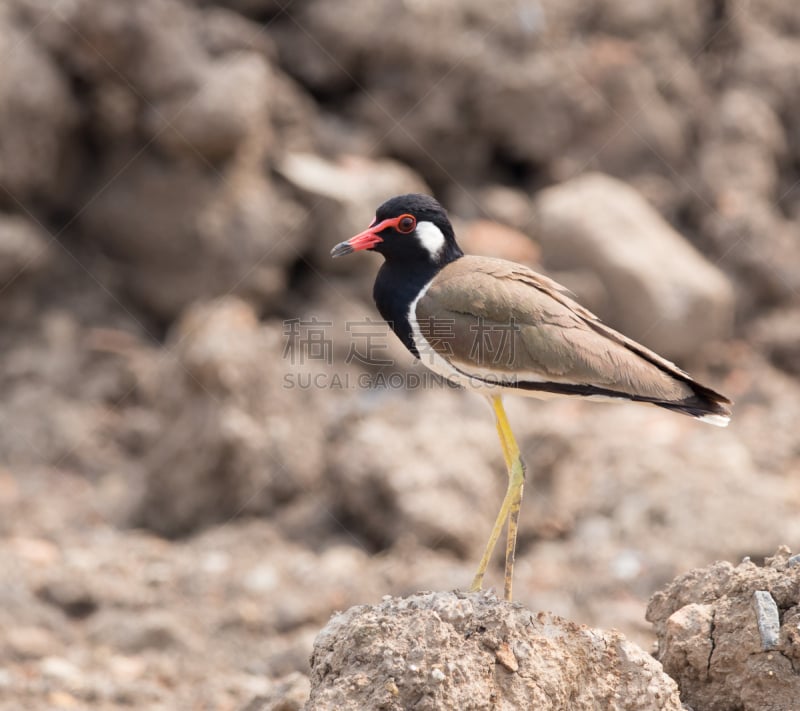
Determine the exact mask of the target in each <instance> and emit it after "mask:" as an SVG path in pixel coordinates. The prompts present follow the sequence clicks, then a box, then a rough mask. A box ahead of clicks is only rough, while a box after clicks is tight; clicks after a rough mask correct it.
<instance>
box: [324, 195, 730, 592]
mask: <svg viewBox="0 0 800 711" xmlns="http://www.w3.org/2000/svg"><path fill="white" fill-rule="evenodd" d="M362 250H366V251H371V252H377V253H378V254H380V255H382V256H383V258H384V261H383V264H382V265H381V267H380V269H379V271H378V274H377V277H376V279H375V284H374V287H373V298H374V300H375V305H376V306H377V309H378V311H379V312H380V314H381V316H382V318H383V319H384V320H385V321H387V322H388V323H389V324H390V326H391V328H392V330H393V331H394V333H395V334H396V335H397V337H398V338H399V339H400V341H402V343H403V344H404V345H405V347H406V348H407V349H408V350H409V351H410V352H411V354H412V355H413V356H414V357H415V358H417V359H419V360H420V361H421V362H422V363H423V364H424V365H426V366H427V367H428V368H430V369H431V370H432V371H434V372H435V373H437V374H438V375H440V376H442V377H444V378H446V379H447V380H448V382H451V383H456V384H458V385H461V386H463V387H465V388H466V389H468V390H472V391H475V392H477V393H479V394H481V395H483V396H485V397H486V398H487V400H488V402H489V404H490V406H491V407H492V410H493V412H494V419H495V424H496V427H497V433H498V436H499V439H500V445H501V448H502V451H503V458H504V460H505V464H506V470H507V476H508V486H507V489H506V493H505V496H504V498H503V501H502V504H501V506H500V511H499V513H498V515H497V517H496V519H495V522H494V525H493V527H492V530H491V534H490V536H489V540H488V542H487V544H486V547H485V549H484V552H483V556H482V557H481V560H480V562H479V564H478V569H477V571H476V573H475V576H474V578H473V580H472V585H471V586H470V590H472V591H478V590H481V588H482V586H483V579H484V576H485V574H486V570H487V567H488V565H489V563H490V561H491V557H492V554H493V552H494V549H495V547H496V545H497V542H498V539H499V538H500V535H501V533H502V530H503V527H504V526H506V524H507V530H506V550H505V573H504V598H505V599H506V600H508V601H511V600H512V597H513V576H514V559H515V554H516V541H517V531H518V527H519V512H520V506H521V503H522V496H523V489H524V481H525V464H524V462H523V460H522V455H521V452H520V448H519V446H518V444H517V441H516V439H515V437H514V434H513V432H512V430H511V426H510V424H509V421H508V417H507V415H506V412H505V408H504V405H503V396H505V395H510V394H513V395H523V396H529V397H538V398H548V397H556V396H564V397H578V398H587V399H602V400H616V401H633V402H638V403H645V404H649V405H654V406H657V407H660V408H665V409H667V410H671V411H673V412H676V413H680V414H683V415H688V416H690V417H694V418H696V419H698V420H701V421H703V422H708V423H710V424H714V425H718V426H723V427H724V426H726V425H727V424H728V422H729V420H730V416H731V406H732V404H733V403H732V402H731V400H729V399H728V398H727V397H725V396H724V395H721V394H720V393H718V392H715V391H714V390H712V389H711V388H709V387H706V386H705V385H701V384H700V383H698V382H697V381H696V380H694V379H692V377H691V376H690V375H689V374H688V373H686V372H684V371H683V370H681V369H680V368H678V367H677V366H676V365H674V364H673V363H671V362H670V361H668V360H667V359H665V358H663V357H661V356H660V355H658V354H657V353H655V352H653V351H652V350H650V349H648V348H646V347H645V346H643V345H641V344H639V343H637V342H636V341H634V340H632V339H630V338H627V337H626V336H624V335H622V334H621V333H619V332H617V331H615V330H614V329H612V328H610V327H609V326H607V325H605V324H604V323H603V322H602V321H601V320H600V319H599V318H598V317H597V316H595V315H594V314H593V313H592V312H591V311H589V310H588V309H586V308H584V307H583V306H581V305H580V304H579V303H578V302H577V301H575V300H574V299H573V298H572V297H571V296H570V292H569V290H568V289H566V288H565V287H563V286H561V285H560V284H558V283H557V282H555V281H553V280H552V279H550V278H549V277H546V276H544V275H543V274H539V273H537V272H535V271H533V270H532V269H530V268H528V267H526V266H524V265H521V264H517V263H514V262H510V261H506V260H503V259H496V258H492V257H483V256H473V255H465V254H464V252H463V251H462V250H461V248H460V247H459V245H458V242H457V241H456V236H455V233H454V230H453V226H452V224H451V222H450V219H449V217H448V214H447V212H446V210H445V209H444V208H443V207H442V205H441V204H439V202H438V201H437V200H436V199H435V198H433V197H431V196H429V195H424V194H420V193H411V194H407V195H398V196H395V197H392V198H390V199H388V200H386V201H385V202H384V203H383V204H381V205H380V206H379V207H378V209H377V210H376V213H375V219H374V220H373V221H372V223H371V224H370V225H369V227H367V229H366V230H364V231H363V232H360V233H359V234H357V235H355V236H354V237H352V238H350V239H348V240H346V241H344V242H340V243H339V244H337V245H336V246H335V247H333V249H332V250H331V256H332V257H334V258H338V257H343V256H345V255H349V254H352V253H354V252H359V251H362Z"/></svg>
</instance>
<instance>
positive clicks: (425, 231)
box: [416, 220, 445, 259]
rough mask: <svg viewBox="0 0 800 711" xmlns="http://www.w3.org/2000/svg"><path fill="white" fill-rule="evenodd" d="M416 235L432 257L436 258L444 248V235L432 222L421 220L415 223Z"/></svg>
mask: <svg viewBox="0 0 800 711" xmlns="http://www.w3.org/2000/svg"><path fill="white" fill-rule="evenodd" d="M416 237H417V239H418V240H419V243H420V244H421V245H422V246H423V247H425V249H426V250H427V251H428V254H430V255H431V258H432V259H437V258H438V257H439V255H440V254H441V253H442V250H443V249H444V241H445V240H444V235H443V234H442V231H441V230H440V229H439V228H438V227H437V226H436V225H434V224H433V222H428V221H427V220H426V221H423V222H418V223H417V231H416Z"/></svg>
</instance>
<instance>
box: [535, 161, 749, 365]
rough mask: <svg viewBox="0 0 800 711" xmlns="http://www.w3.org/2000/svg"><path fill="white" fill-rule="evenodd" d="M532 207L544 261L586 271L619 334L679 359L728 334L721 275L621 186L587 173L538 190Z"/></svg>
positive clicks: (729, 293) (728, 301)
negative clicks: (603, 292)
mask: <svg viewBox="0 0 800 711" xmlns="http://www.w3.org/2000/svg"><path fill="white" fill-rule="evenodd" d="M536 209H537V220H538V224H537V229H536V238H537V240H538V242H539V244H540V245H541V247H542V253H543V255H544V262H545V266H547V267H548V268H552V269H574V268H578V269H580V268H590V269H592V270H594V271H595V272H596V273H597V274H598V275H599V276H600V278H601V279H602V280H603V283H604V284H605V286H606V289H607V292H608V297H609V299H608V302H609V312H608V313H605V314H604V313H601V314H598V315H599V316H601V317H602V318H604V319H605V320H606V321H607V322H608V323H609V324H610V325H612V326H614V327H615V328H618V329H619V330H621V331H622V332H623V333H625V334H626V335H627V336H629V337H631V338H633V339H635V340H638V341H641V342H643V343H644V344H645V345H647V346H649V347H651V348H653V349H654V350H656V351H658V352H659V353H662V354H663V355H665V356H667V357H668V358H674V359H683V358H687V357H689V356H691V355H692V354H694V353H696V352H697V350H698V348H699V347H700V346H701V345H702V344H703V343H705V342H708V341H711V340H714V339H723V338H726V337H727V336H728V335H729V334H730V331H731V327H732V320H733V289H732V287H731V284H730V282H729V281H728V279H727V278H726V276H725V275H724V274H723V273H722V272H721V271H720V270H719V269H717V268H716V267H714V266H713V265H712V264H710V263H709V262H707V261H706V260H705V259H704V258H703V256H702V255H701V254H700V253H698V252H697V250H695V249H694V248H693V247H692V246H691V245H690V244H689V243H688V242H687V241H686V240H685V239H684V238H683V237H682V236H681V235H680V234H678V233H677V232H676V231H675V230H674V229H673V228H672V227H670V225H669V224H667V223H666V222H665V221H664V220H663V219H662V218H661V217H660V216H659V215H658V213H656V212H655V210H653V208H652V207H650V206H649V205H648V204H647V203H646V202H645V200H644V199H643V198H642V197H641V196H640V195H639V194H638V193H637V192H636V191H634V190H633V189H632V188H630V187H629V186H627V185H625V184H624V183H622V182H621V181H618V180H615V179H614V178H611V177H609V176H605V175H602V174H596V173H590V174H586V175H584V176H581V177H579V178H575V179H574V180H570V181H568V182H566V183H562V184H560V185H556V186H553V187H551V188H547V189H545V190H543V191H542V192H540V193H539V194H538V195H537V197H536ZM566 286H569V284H567V285H566Z"/></svg>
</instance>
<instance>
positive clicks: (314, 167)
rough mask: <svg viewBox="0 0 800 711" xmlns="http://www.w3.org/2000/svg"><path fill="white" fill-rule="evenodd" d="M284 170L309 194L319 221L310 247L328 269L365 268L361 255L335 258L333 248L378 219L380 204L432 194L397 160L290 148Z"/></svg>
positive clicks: (315, 222)
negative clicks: (325, 154)
mask: <svg viewBox="0 0 800 711" xmlns="http://www.w3.org/2000/svg"><path fill="white" fill-rule="evenodd" d="M278 172H279V173H280V174H281V175H282V176H283V177H284V178H285V179H286V180H288V181H289V183H290V184H291V185H293V186H294V187H295V188H296V189H297V190H299V191H300V192H301V193H302V194H303V195H304V196H305V199H306V201H307V203H308V204H309V206H310V210H309V212H310V217H311V220H312V224H313V229H312V230H311V231H312V234H313V239H312V240H311V244H310V248H311V254H312V256H313V258H314V261H315V262H316V263H317V264H319V265H320V266H321V267H322V268H323V269H324V270H325V271H326V272H338V273H351V272H353V271H357V270H359V269H360V268H362V267H361V265H362V263H359V262H358V260H349V259H336V260H332V259H331V257H330V251H331V248H332V247H333V246H334V245H335V244H337V243H338V242H341V241H342V240H345V239H348V238H350V237H352V236H353V235H355V234H358V233H359V232H361V231H362V230H365V229H366V228H367V226H368V225H369V224H370V223H371V222H372V220H373V219H374V218H375V208H377V206H378V205H380V204H381V203H382V202H383V201H384V200H386V199H387V198H390V197H393V196H394V195H402V194H404V193H419V192H422V193H430V188H428V186H427V185H425V182H424V181H423V180H422V178H420V177H419V176H418V175H417V174H416V173H414V171H413V170H411V169H410V168H408V167H406V166H404V165H402V164H400V163H398V162H397V161H393V160H372V159H369V158H363V157H360V156H355V155H343V156H340V157H339V158H338V159H336V160H328V159H326V158H323V157H321V156H316V155H312V154H309V153H289V154H287V155H286V156H285V157H284V158H283V159H282V160H281V162H280V163H279V164H278Z"/></svg>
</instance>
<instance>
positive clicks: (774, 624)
mask: <svg viewBox="0 0 800 711" xmlns="http://www.w3.org/2000/svg"><path fill="white" fill-rule="evenodd" d="M647 619H648V620H650V621H651V622H653V623H654V624H655V626H656V631H657V633H658V655H657V656H658V659H659V660H660V661H661V663H662V664H663V665H664V670H665V671H666V672H667V673H668V674H669V675H670V676H671V677H673V678H674V679H675V680H676V681H677V682H678V685H679V686H680V689H681V698H682V699H683V701H684V702H685V703H687V704H689V705H690V706H691V708H692V709H694V711H723V710H725V711H729V710H731V709H739V710H741V711H756V710H758V711H789V710H790V709H797V708H798V706H799V705H800V673H798V669H800V632H798V629H800V627H798V624H799V623H800V556H793V557H790V554H789V550H788V549H787V548H781V549H780V550H779V551H778V552H777V554H776V555H775V556H774V557H773V558H768V559H767V561H766V566H765V567H763V568H759V567H758V566H756V565H755V564H754V563H752V562H751V561H749V560H747V559H745V560H744V561H743V562H742V563H741V564H740V565H738V566H736V567H733V566H732V565H731V564H730V563H727V562H718V563H714V564H713V565H711V566H709V567H708V568H701V569H697V570H693V571H691V572H689V573H687V574H686V575H683V576H681V577H679V578H677V579H676V580H675V581H674V582H672V583H671V584H670V585H669V586H668V587H667V588H666V590H664V591H662V592H659V593H657V594H656V595H654V596H653V599H652V600H651V602H650V606H649V607H648V610H647Z"/></svg>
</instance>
